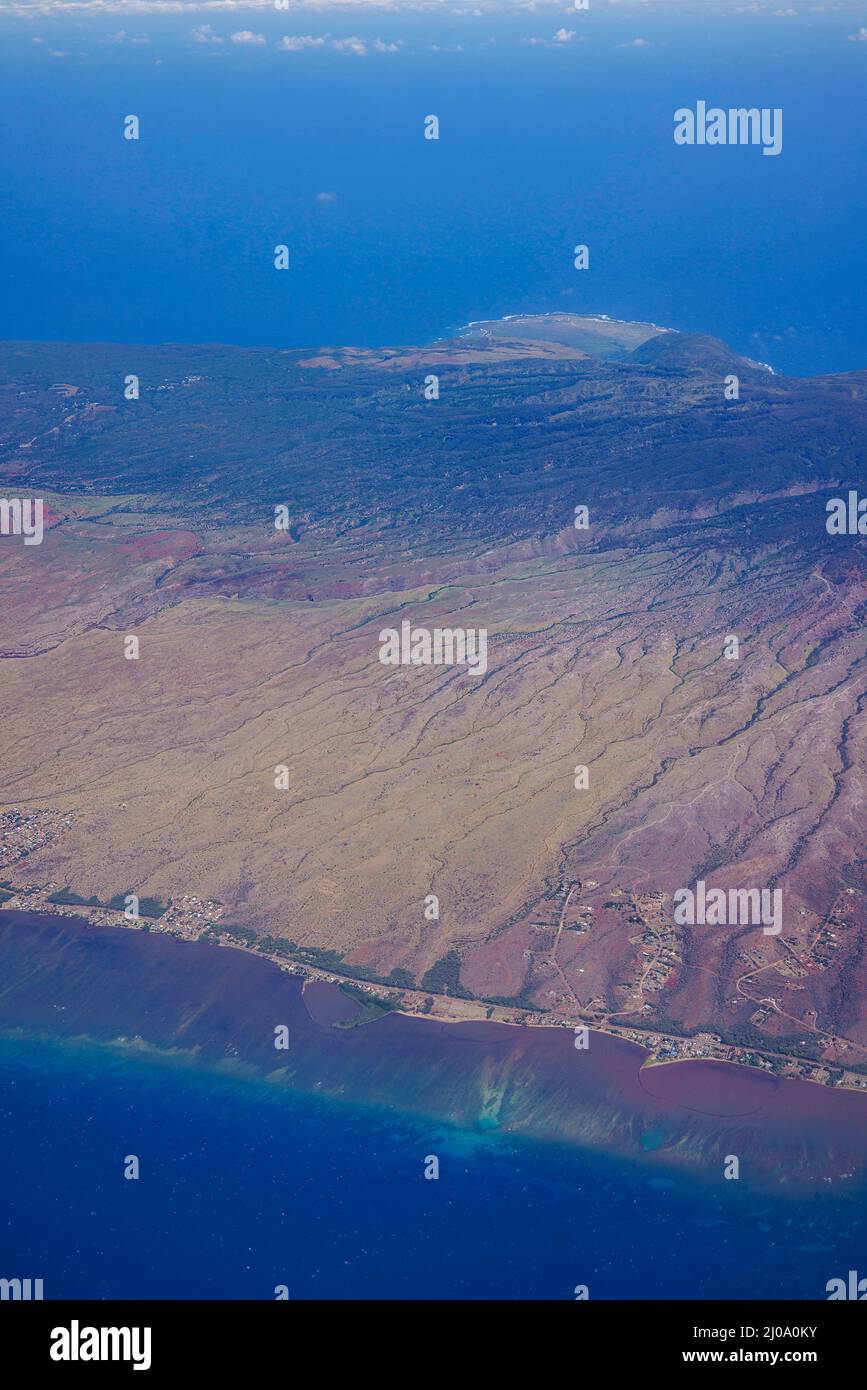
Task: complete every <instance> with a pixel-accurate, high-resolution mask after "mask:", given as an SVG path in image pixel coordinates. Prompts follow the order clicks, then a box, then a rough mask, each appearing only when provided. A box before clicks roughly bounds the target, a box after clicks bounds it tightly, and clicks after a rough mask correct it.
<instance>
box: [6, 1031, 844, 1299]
mask: <svg viewBox="0 0 867 1390" xmlns="http://www.w3.org/2000/svg"><path fill="white" fill-rule="evenodd" d="M0 1125H2V1131H3V1135H4V1142H3V1144H2V1146H0V1191H2V1206H0V1231H2V1239H0V1263H2V1266H3V1268H2V1270H0V1274H3V1275H5V1276H7V1277H12V1276H15V1275H19V1276H21V1277H27V1276H29V1277H31V1278H42V1279H44V1281H45V1294H46V1297H85V1296H87V1297H130V1298H147V1297H155V1298H186V1297H205V1298H218V1297H224V1298H225V1297H237V1298H272V1297H274V1289H275V1287H276V1286H277V1285H279V1284H285V1285H287V1286H288V1289H289V1292H290V1296H291V1297H293V1298H302V1299H303V1298H311V1297H328V1298H353V1297H358V1296H363V1297H370V1298H396V1297H412V1298H422V1299H424V1298H436V1297H456V1298H486V1297H503V1298H518V1297H529V1298H554V1299H558V1298H567V1299H568V1298H571V1297H572V1296H573V1290H574V1288H575V1285H576V1284H587V1285H589V1288H590V1295H591V1297H596V1298H611V1297H626V1298H642V1297H665V1298H678V1297H705V1298H711V1297H723V1298H736V1297H748V1298H771V1297H795V1298H807V1299H810V1298H823V1297H824V1296H825V1292H824V1289H825V1284H826V1282H827V1280H828V1279H829V1278H832V1277H834V1276H836V1275H839V1274H843V1275H845V1272H846V1270H848V1269H850V1268H857V1267H858V1266H859V1260H860V1262H861V1264H863V1263H864V1260H863V1252H864V1236H865V1219H864V1216H863V1214H862V1208H861V1207H860V1205H859V1204H858V1202H857V1200H856V1197H855V1194H854V1193H853V1194H847V1195H845V1196H841V1195H839V1194H837V1193H833V1194H832V1193H831V1192H827V1193H826V1192H820V1193H818V1194H816V1195H813V1196H812V1197H809V1198H806V1199H804V1198H795V1197H791V1196H788V1197H786V1196H781V1197H779V1198H776V1197H775V1198H769V1197H768V1195H767V1194H766V1193H765V1194H758V1193H756V1192H754V1191H751V1190H750V1188H749V1186H748V1184H746V1183H744V1182H728V1183H723V1182H718V1183H715V1184H713V1185H711V1184H710V1183H708V1182H706V1181H699V1180H696V1179H693V1178H687V1177H682V1176H676V1177H660V1175H659V1174H654V1173H653V1172H652V1171H649V1170H647V1169H644V1168H639V1167H638V1166H636V1165H633V1164H631V1163H629V1162H624V1161H623V1160H620V1159H614V1158H609V1157H606V1156H599V1155H594V1154H588V1153H584V1152H580V1151H576V1150H573V1149H569V1148H565V1147H560V1146H557V1145H551V1144H541V1143H535V1142H532V1141H527V1140H519V1141H516V1140H514V1139H512V1138H508V1137H503V1136H498V1135H496V1134H480V1133H469V1132H465V1131H461V1130H458V1129H453V1128H449V1127H447V1126H443V1125H442V1124H428V1123H427V1122H425V1121H423V1120H419V1119H417V1118H414V1117H408V1116H404V1115H401V1114H395V1113H391V1112H383V1111H378V1110H373V1109H362V1108H359V1107H356V1106H352V1105H350V1104H344V1103H342V1102H336V1101H333V1100H320V1099H319V1098H317V1097H309V1096H298V1095H296V1094H293V1093H292V1092H285V1091H280V1090H277V1089H276V1088H274V1087H272V1086H269V1085H268V1084H266V1083H260V1082H251V1081H247V1080H238V1079H235V1078H231V1077H226V1076H222V1075H219V1074H216V1073H214V1072H212V1071H207V1070H205V1069H203V1068H202V1069H199V1068H196V1067H194V1066H189V1065H185V1064H171V1063H165V1062H161V1061H158V1060H147V1059H139V1058H134V1057H130V1056H128V1055H121V1054H119V1053H117V1052H116V1051H113V1050H111V1049H108V1048H101V1047H94V1046H80V1045H74V1044H68V1043H64V1044H58V1043H53V1042H46V1041H42V1040H38V1041H33V1040H21V1039H15V1040H9V1039H4V1040H0ZM130 1154H136V1155H137V1156H138V1158H139V1161H140V1169H141V1177H140V1178H139V1179H138V1180H137V1181H128V1180H126V1179H124V1177H123V1167H124V1160H125V1158H126V1156H127V1155H130ZM431 1155H435V1156H436V1157H437V1158H438V1159H439V1165H440V1176H439V1178H438V1179H437V1180H426V1179H425V1178H424V1176H423V1173H424V1168H425V1162H426V1160H427V1159H428V1158H429V1156H431Z"/></svg>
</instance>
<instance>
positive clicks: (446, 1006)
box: [0, 884, 867, 1095]
mask: <svg viewBox="0 0 867 1390" xmlns="http://www.w3.org/2000/svg"><path fill="white" fill-rule="evenodd" d="M52 888H53V885H50V884H49V885H46V886H45V887H44V888H43V889H41V890H40V889H32V888H31V889H18V890H13V891H14V896H15V897H16V898H24V899H26V902H25V903H20V902H16V903H14V904H11V903H10V902H9V901H3V900H2V899H3V895H2V893H0V917H2V913H3V912H5V911H7V910H8V911H12V912H24V913H29V912H33V913H36V914H42V915H45V916H48V917H58V918H67V919H70V920H75V921H78V922H86V923H87V924H88V925H90V926H93V927H98V928H104V927H113V928H117V929H119V930H123V931H132V932H135V933H138V934H141V935H150V934H151V933H153V934H155V935H157V936H166V937H168V938H169V939H172V940H180V941H185V942H187V943H188V944H189V943H191V942H194V941H199V942H203V941H205V940H207V941H208V944H209V945H214V946H218V947H219V948H220V949H222V950H227V949H229V950H233V951H235V952H236V953H237V954H239V955H240V956H248V957H249V956H253V957H255V958H256V959H259V960H266V961H269V962H270V963H271V964H272V965H276V966H277V968H278V969H279V970H281V971H282V972H283V973H289V974H294V975H295V976H296V977H300V978H303V979H305V980H311V981H313V980H320V981H323V982H325V983H328V984H334V985H336V986H337V987H338V988H340V987H341V986H344V985H345V986H349V987H350V988H352V989H356V990H359V991H361V992H362V993H364V994H366V995H368V996H369V997H370V999H371V1001H373V1002H375V1003H376V1004H377V1005H385V1006H386V1010H387V1012H389V1013H393V1014H396V1015H399V1016H400V1017H403V1018H410V1019H415V1018H430V1019H432V1020H434V1021H436V1022H439V1023H468V1022H474V1023H475V1022H479V1023H481V1022H493V1023H497V1024H500V1025H504V1026H511V1027H515V1028H519V1029H532V1030H539V1029H548V1030H550V1031H556V1032H564V1033H569V1032H572V1031H574V1029H575V1028H577V1027H586V1028H587V1029H589V1030H590V1032H592V1033H596V1034H599V1035H600V1036H605V1037H610V1038H616V1039H619V1040H620V1041H623V1042H627V1043H630V1044H632V1045H633V1046H636V1047H639V1048H640V1049H641V1050H642V1051H644V1052H645V1053H647V1061H646V1062H645V1063H644V1065H645V1066H662V1065H663V1064H673V1063H676V1062H720V1063H727V1064H728V1065H729V1066H731V1067H733V1068H734V1069H735V1070H740V1071H749V1072H758V1073H760V1074H762V1075H773V1076H775V1077H777V1076H778V1077H779V1079H781V1080H797V1081H801V1082H805V1083H809V1084H811V1085H814V1086H817V1087H818V1088H819V1089H822V1090H825V1089H830V1090H840V1091H846V1092H856V1093H857V1092H862V1093H863V1094H865V1095H867V1075H861V1074H859V1073H848V1072H847V1069H846V1068H845V1067H842V1066H841V1065H840V1064H837V1068H838V1071H839V1073H840V1075H839V1079H837V1080H834V1079H833V1073H832V1072H831V1070H830V1068H831V1066H832V1064H830V1063H828V1064H822V1063H815V1062H809V1063H807V1062H806V1061H805V1060H804V1059H798V1058H795V1057H793V1056H792V1055H791V1054H790V1053H786V1052H778V1051H776V1050H774V1049H772V1048H770V1047H768V1048H762V1047H760V1046H758V1045H756V1046H752V1045H750V1046H749V1047H747V1046H740V1045H735V1044H731V1043H725V1042H724V1041H723V1040H722V1039H721V1038H720V1037H719V1036H718V1035H715V1034H714V1033H713V1030H712V1029H703V1030H702V1031H701V1034H700V1035H698V1036H702V1037H706V1038H708V1039H709V1040H710V1042H711V1044H712V1045H713V1046H714V1047H716V1048H719V1049H721V1050H723V1049H726V1050H728V1052H729V1053H733V1054H735V1055H719V1054H717V1053H714V1052H704V1053H698V1054H696V1053H691V1054H689V1055H685V1056H673V1057H668V1056H660V1055H658V1053H657V1051H656V1049H658V1048H659V1047H661V1046H662V1045H663V1044H666V1045H669V1044H671V1045H674V1046H688V1045H689V1044H690V1043H691V1042H692V1041H693V1040H694V1035H690V1034H675V1033H665V1032H663V1031H662V1030H661V1029H657V1028H652V1027H650V1028H646V1029H641V1028H639V1027H637V1026H635V1025H632V1026H630V1025H629V1024H609V1023H608V1019H607V1018H605V1017H603V1018H599V1017H593V1016H584V1015H581V1014H579V1013H578V1012H577V1011H576V1014H575V1016H574V1018H568V1019H553V1018H551V1017H550V1016H549V1015H547V1014H545V1013H543V1012H540V1011H538V1010H531V1009H524V1008H522V1007H521V1006H520V1005H517V1004H515V1005H511V1004H510V1005H499V1004H491V1003H489V1001H487V1000H485V999H477V998H470V999H466V998H463V997H460V996H451V995H449V994H438V993H436V992H434V991H431V990H423V989H420V988H418V987H412V988H410V987H404V986H401V985H397V984H394V985H392V984H388V983H387V982H385V981H382V982H380V981H370V980H366V979H364V978H363V977H362V976H356V975H346V974H341V972H340V971H339V970H338V969H337V968H335V967H332V966H328V967H324V966H318V965H316V964H314V963H312V962H310V961H307V960H303V959H296V958H295V957H294V956H291V955H289V954H288V953H287V954H278V953H274V952H269V951H267V950H262V949H260V948H259V947H257V946H255V945H252V944H246V943H245V942H243V941H239V940H237V939H234V938H232V937H231V936H230V939H228V940H224V939H222V938H221V937H220V936H219V933H220V931H221V930H224V931H226V932H231V931H232V930H233V928H231V927H229V926H227V927H225V928H221V924H220V921H219V919H216V920H213V921H209V924H208V925H207V926H205V927H204V928H203V929H200V930H199V932H198V934H197V935H196V934H194V935H188V934H185V933H183V932H181V931H177V930H174V929H173V928H171V927H166V926H165V925H163V926H160V921H161V920H162V918H160V917H158V918H149V917H145V916H143V917H141V918H140V919H139V920H138V921H137V922H133V921H128V920H126V919H125V918H124V916H123V913H122V911H121V910H119V909H113V908H109V907H107V906H100V907H98V908H97V907H94V906H93V905H91V904H86V903H81V904H74V903H72V904H70V903H50V902H48V901H46V900H45V898H44V896H39V895H40V894H41V895H44V894H46V893H48V892H49V890H51V889H52ZM185 901H186V900H184V899H182V900H181V903H182V904H183V903H184V902H185ZM193 901H195V902H198V900H193ZM203 906H208V905H207V904H204V905H203ZM173 910H174V900H172V903H171V904H170V906H169V907H168V908H166V909H165V910H164V913H163V914H162V915H163V916H166V914H167V913H169V912H171V911H173ZM106 918H107V919H108V920H106ZM118 919H119V920H118ZM234 930H237V929H236V928H235V929H234ZM212 931H213V932H214V933H216V935H214V936H210V935H209V933H211V932H212ZM252 935H253V934H252V933H251V936H252ZM346 993H347V997H349V995H348V991H346ZM428 999H433V1000H434V1001H435V1005H434V1008H435V1009H438V1010H439V1011H438V1012H435V1011H434V1010H430V1011H428V1010H426V1009H425V1008H424V1006H423V1004H422V1003H420V1001H426V1000H428ZM407 1000H409V1001H410V1002H411V1003H413V1004H415V1005H416V1006H417V1007H415V1008H410V1007H401V1004H406V1002H407ZM464 1009H469V1010H472V1012H470V1013H455V1012H448V1011H454V1010H464ZM443 1010H445V1011H446V1012H443ZM480 1014H483V1015H484V1016H480ZM372 1021H374V1020H372V1019H370V1020H365V1019H362V1020H361V1021H360V1023H359V1024H358V1025H356V1026H367V1024H368V1023H369V1022H372ZM606 1025H607V1026H606ZM750 1056H754V1057H761V1058H764V1059H765V1061H766V1062H767V1063H768V1065H767V1066H765V1067H762V1066H761V1065H757V1064H756V1063H755V1062H751V1061H749V1060H748V1057H750ZM774 1062H784V1063H786V1064H788V1065H792V1066H799V1067H804V1066H808V1065H809V1066H810V1067H812V1068H814V1069H815V1068H816V1067H818V1068H819V1069H822V1068H823V1067H824V1068H825V1070H826V1071H827V1075H826V1077H825V1078H824V1079H823V1078H817V1077H815V1076H810V1075H805V1074H803V1072H801V1071H798V1072H796V1073H795V1074H791V1073H778V1072H776V1071H774V1070H773V1063H774ZM847 1075H848V1076H850V1077H851V1079H850V1080H848V1081H847V1080H846V1079H845V1077H846V1076H847Z"/></svg>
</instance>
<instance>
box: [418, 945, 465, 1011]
mask: <svg viewBox="0 0 867 1390" xmlns="http://www.w3.org/2000/svg"><path fill="white" fill-rule="evenodd" d="M460 975H461V958H460V955H459V954H458V952H457V951H447V952H446V954H445V955H444V956H441V957H440V959H439V960H438V961H436V962H435V964H434V965H432V966H431V968H430V970H426V971H425V973H424V975H423V976H422V979H421V987H422V989H429V990H432V991H433V993H434V994H450V995H451V996H452V997H453V998H454V999H472V998H473V995H472V994H471V993H470V991H469V990H468V989H464V987H463V985H462V984H461V982H460Z"/></svg>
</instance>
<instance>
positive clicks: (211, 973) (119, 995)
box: [0, 909, 867, 1192]
mask: <svg viewBox="0 0 867 1390" xmlns="http://www.w3.org/2000/svg"><path fill="white" fill-rule="evenodd" d="M145 935H147V936H149V937H151V939H150V940H149V941H148V942H147V943H145V941H144V936H145ZM255 954H256V953H255V952H251V951H248V950H243V949H235V950H230V951H229V952H225V951H214V950H213V949H211V948H209V947H208V946H206V945H204V944H201V943H190V944H189V949H188V950H187V951H181V950H180V943H179V942H177V941H176V940H173V939H172V938H170V937H168V936H166V935H165V934H160V933H145V934H142V933H139V932H129V931H124V930H123V929H120V928H111V927H108V928H106V927H99V926H93V925H90V924H87V923H84V922H81V921H80V920H79V921H77V922H76V921H73V920H72V917H71V915H70V916H65V917H60V916H58V917H54V918H53V919H52V918H50V917H49V916H48V914H46V913H29V914H28V913H21V912H18V911H14V910H13V911H11V912H10V910H8V909H4V910H2V911H0V968H2V970H3V975H4V980H5V981H6V986H5V989H4V992H3V1006H2V1014H3V1033H4V1034H5V1035H6V1036H10V1035H12V1034H14V1033H16V1032H18V1033H19V1034H20V1033H23V1034H24V1035H25V1036H26V1037H30V1036H34V1035H41V1036H43V1037H45V1038H49V1039H52V1038H53V1039H56V1040H58V1041H62V1040H67V1041H68V1040H75V1039H78V1040H82V1039H83V1040H85V1041H88V1042H93V1043H94V1044H96V1045H103V1046H106V1047H108V1048H110V1049H111V1050H112V1051H113V1052H114V1053H115V1055H117V1056H119V1057H120V1056H123V1055H124V1054H126V1055H135V1054H138V1055H139V1056H140V1057H142V1058H147V1057H148V1056H157V1055H158V1056H159V1057H160V1058H161V1059H162V1060H165V1061H171V1060H172V1058H174V1060H176V1061H179V1062H182V1063H190V1064H191V1065H194V1066H195V1067H196V1068H202V1069H204V1070H205V1071H218V1072H220V1073H221V1074H223V1075H227V1074H232V1073H234V1074H235V1075H236V1076H239V1077H242V1076H243V1077H244V1078H246V1079H249V1080H251V1081H253V1080H255V1081H268V1082H270V1083H271V1084H273V1085H277V1086H279V1087H284V1086H285V1087H287V1088H289V1089H291V1090H295V1091H297V1092H299V1093H309V1094H319V1095H321V1096H323V1097H328V1098H331V1099H335V1100H343V1101H348V1102H351V1103H353V1104H355V1103H357V1104H359V1105H374V1106H377V1107H380V1108H382V1107H384V1108H387V1109H390V1110H393V1111H398V1112H401V1113H405V1114H408V1115H415V1116H424V1117H426V1118H427V1119H428V1120H429V1121H432V1122H443V1123H448V1124H451V1125H454V1126H455V1127H456V1128H458V1129H461V1130H463V1131H466V1132H471V1133H484V1132H491V1131H494V1132H496V1133H499V1134H501V1135H506V1136H508V1135H514V1136H521V1135H523V1136H525V1137H527V1138H531V1139H534V1140H539V1141H551V1142H557V1143H565V1144H568V1145H570V1146H572V1147H573V1148H575V1147H577V1148H580V1149H587V1150H593V1151H604V1152H607V1153H610V1154H612V1155H619V1156H621V1157H623V1158H626V1159H632V1160H635V1161H637V1162H642V1163H643V1162H647V1163H650V1164H651V1165H654V1166H657V1167H658V1166H660V1165H661V1166H663V1167H665V1168H667V1169H668V1170H670V1171H690V1172H694V1173H696V1174H697V1175H699V1176H700V1175H701V1174H702V1172H703V1173H704V1175H705V1176H707V1177H708V1178H711V1179H714V1180H715V1179H716V1178H717V1177H718V1176H719V1173H720V1172H721V1171H722V1163H723V1160H724V1159H725V1157H726V1155H727V1154H731V1153H737V1154H740V1155H742V1158H743V1161H744V1162H748V1163H749V1171H750V1175H751V1183H752V1184H754V1185H756V1186H760V1187H769V1188H772V1189H774V1190H780V1189H784V1190H787V1191H791V1192H801V1191H803V1190H805V1189H806V1190H824V1189H825V1188H826V1187H828V1186H833V1187H835V1188H836V1186H837V1185H838V1184H839V1183H841V1182H842V1183H845V1185H846V1186H849V1187H851V1186H857V1185H858V1184H859V1183H860V1182H861V1181H863V1180H865V1179H867V1172H865V1151H867V1107H865V1106H864V1105H863V1104H862V1103H861V1102H860V1101H858V1100H855V1099H854V1098H853V1097H852V1095H851V1093H850V1092H847V1091H840V1090H838V1091H837V1093H836V1094H834V1095H832V1094H831V1091H830V1090H829V1088H827V1087H822V1086H817V1085H812V1086H805V1085H804V1084H803V1083H801V1082H798V1081H797V1080H790V1079H781V1078H778V1077H772V1076H769V1075H768V1074H766V1073H764V1072H762V1071H761V1070H758V1069H754V1068H748V1067H742V1066H740V1067H739V1066H731V1065H730V1066H720V1065H718V1064H717V1063H715V1062H714V1061H711V1062H710V1064H705V1065H701V1064H699V1065H697V1066H695V1067H691V1068H689V1067H673V1066H653V1065H650V1066H648V1065H646V1063H647V1060H648V1059H647V1052H646V1049H643V1048H641V1047H639V1046H638V1045H637V1044H636V1043H634V1042H630V1041H628V1040H625V1039H622V1038H619V1037H616V1036H614V1035H611V1034H608V1033H603V1032H596V1031H594V1030H591V1033H590V1046H589V1048H588V1049H586V1050H578V1049H575V1048H574V1046H573V1040H572V1039H571V1037H570V1036H569V1035H568V1033H567V1031H566V1030H565V1029H563V1028H562V1027H556V1026H555V1027H551V1026H542V1027H533V1028H528V1027H521V1026H515V1025H512V1026H510V1025H509V1024H506V1023H502V1022H497V1021H494V1020H487V1019H481V1020H479V1019H475V1020H472V1019H470V1020H467V1019H464V1020H461V1019H451V1020H444V1019H436V1018H430V1017H427V1018H420V1017H418V1016H416V1015H411V1014H406V1013H402V1012H392V1013H389V1014H384V1015H382V1016H381V1017H380V1018H378V1019H376V1020H372V1021H371V1022H370V1023H365V1024H364V1026H358V1027H349V1028H346V1027H343V1028H341V1027H339V1026H336V1025H335V1024H334V1023H331V1024H328V1023H322V1022H317V1020H316V1017H315V1014H314V1013H313V1012H311V1008H310V1007H309V1005H310V1003H311V1002H312V1001H310V1000H308V1001H306V1002H305V1000H304V997H303V996H304V994H305V992H308V991H309V988H310V983H312V982H309V981H306V980H304V979H302V977H301V976H300V975H299V974H297V973H294V972H293V971H290V970H287V969H286V968H285V967H284V968H279V967H278V968H269V966H271V967H273V965H274V964H275V963H274V962H267V963H265V962H262V961H261V958H260V960H259V961H258V962H257V963H253V961H252V960H251V957H252V956H255ZM315 987H316V990H317V992H318V993H319V995H320V997H321V998H320V1002H321V1003H324V1005H326V1006H327V1005H328V1003H329V1000H330V1001H331V1004H332V1005H335V1004H336V1001H337V996H338V993H339V996H340V1008H341V1009H343V1010H344V1011H345V1009H346V1005H347V998H346V996H345V994H344V992H343V991H340V990H339V986H338V985H334V984H329V983H328V982H326V981H320V982H316V986H315ZM329 991H330V993H329ZM326 1012H327V1008H326ZM450 1023H462V1024H463V1026H462V1027H461V1028H460V1029H456V1028H454V1027H450V1026H449V1024H450ZM278 1024H279V1025H281V1026H282V1025H285V1027H286V1028H287V1029H288V1038H289V1039H290V1042H289V1045H288V1050H286V1051H276V1052H275V1046H276V1044H275V1042H274V1034H275V1026H276V1025H278ZM692 1060H696V1061H699V1059H692ZM651 1078H652V1079H653V1083H654V1084H653V1086H652V1087H648V1085H647V1082H648V1081H650V1080H651Z"/></svg>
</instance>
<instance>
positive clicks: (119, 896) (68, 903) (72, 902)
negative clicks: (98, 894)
mask: <svg viewBox="0 0 867 1390" xmlns="http://www.w3.org/2000/svg"><path fill="white" fill-rule="evenodd" d="M130 896H132V889H128V890H127V892H126V893H115V895H114V897H113V898H109V900H108V902H107V903H104V902H101V901H100V899H99V898H83V897H82V896H81V894H80V893H76V892H74V891H73V890H72V889H71V888H69V887H66V888H59V889H58V891H57V892H56V893H52V894H51V896H50V897H49V899H48V902H50V903H58V904H59V905H61V906H63V907H101V908H104V909H105V910H106V911H111V912H123V911H124V909H125V908H126V899H127V898H128V897H130ZM167 909H168V904H167V903H161V902H160V901H159V899H158V898H139V900H138V910H139V915H140V916H141V917H162V915H163V913H164V912H166V911H167Z"/></svg>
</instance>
